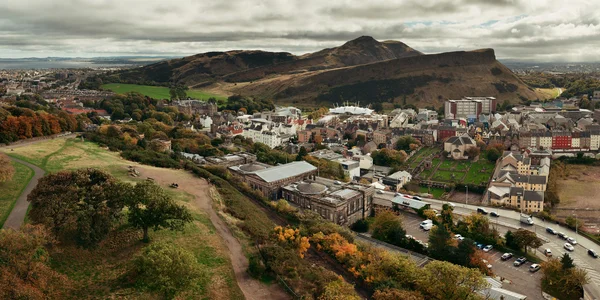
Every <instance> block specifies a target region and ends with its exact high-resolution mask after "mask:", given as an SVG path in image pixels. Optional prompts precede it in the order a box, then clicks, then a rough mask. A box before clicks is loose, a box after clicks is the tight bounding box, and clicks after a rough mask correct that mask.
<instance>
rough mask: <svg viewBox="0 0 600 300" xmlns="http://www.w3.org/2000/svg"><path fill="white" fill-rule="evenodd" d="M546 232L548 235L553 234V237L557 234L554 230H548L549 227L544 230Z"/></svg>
mask: <svg viewBox="0 0 600 300" xmlns="http://www.w3.org/2000/svg"><path fill="white" fill-rule="evenodd" d="M546 232H547V233H550V234H554V235H556V234H557V233H558V232H556V230H554V229H552V228H550V227H547V228H546Z"/></svg>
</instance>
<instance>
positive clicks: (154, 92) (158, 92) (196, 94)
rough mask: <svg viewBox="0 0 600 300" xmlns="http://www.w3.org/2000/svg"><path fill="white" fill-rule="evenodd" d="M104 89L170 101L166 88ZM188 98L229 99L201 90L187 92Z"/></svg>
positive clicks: (113, 85)
mask: <svg viewBox="0 0 600 300" xmlns="http://www.w3.org/2000/svg"><path fill="white" fill-rule="evenodd" d="M102 88H103V89H105V90H111V91H113V92H115V93H117V94H124V93H127V92H138V93H140V94H142V95H145V96H148V97H150V98H154V99H170V98H171V96H170V95H169V88H168V87H164V86H151V85H138V84H126V83H107V84H103V85H102ZM186 93H187V95H188V97H190V98H193V99H199V100H208V98H211V97H214V98H215V99H217V100H219V99H222V100H226V99H227V97H226V96H223V95H216V94H211V93H207V92H204V91H201V90H187V91H186Z"/></svg>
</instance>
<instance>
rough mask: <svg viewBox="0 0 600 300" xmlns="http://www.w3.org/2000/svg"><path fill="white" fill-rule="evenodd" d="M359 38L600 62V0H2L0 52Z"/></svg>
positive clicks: (293, 45)
mask: <svg viewBox="0 0 600 300" xmlns="http://www.w3.org/2000/svg"><path fill="white" fill-rule="evenodd" d="M361 35H370V36H373V37H374V38H376V39H378V40H389V39H393V40H400V41H403V42H405V43H406V44H408V45H409V46H412V47H413V48H415V49H417V50H420V51H422V52H425V53H437V52H444V51H456V50H470V49H478V48H494V49H495V50H496V55H497V57H498V58H500V59H523V60H535V61H594V62H596V61H600V59H599V58H600V9H598V3H597V0H568V1H567V0H401V1H393V0H383V1H380V0H367V1H364V0H361V1H349V0H346V1H344V0H299V1H296V0H263V1H259V0H226V1H218V0H212V1H209V0H170V1H168V0H1V1H0V57H31V56H36V57H47V56H113V55H189V54H195V53H201V52H206V51H212V50H232V49H264V50H270V51H287V52H292V53H295V54H302V53H306V52H312V51H315V50H319V49H322V48H325V47H332V46H337V45H340V44H342V43H344V42H345V41H348V40H351V39H354V38H356V37H359V36H361Z"/></svg>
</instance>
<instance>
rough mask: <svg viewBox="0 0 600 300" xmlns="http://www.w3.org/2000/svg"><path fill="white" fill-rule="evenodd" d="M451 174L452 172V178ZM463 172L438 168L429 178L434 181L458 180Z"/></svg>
mask: <svg viewBox="0 0 600 300" xmlns="http://www.w3.org/2000/svg"><path fill="white" fill-rule="evenodd" d="M452 174H454V178H452ZM464 174H465V173H463V172H454V171H440V170H438V171H437V172H435V174H433V177H431V180H434V181H444V182H453V181H460V180H461V179H462V177H463V176H464Z"/></svg>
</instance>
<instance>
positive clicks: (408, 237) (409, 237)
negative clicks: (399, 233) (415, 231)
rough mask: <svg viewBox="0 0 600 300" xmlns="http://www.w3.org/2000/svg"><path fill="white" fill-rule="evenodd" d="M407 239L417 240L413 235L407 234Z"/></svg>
mask: <svg viewBox="0 0 600 300" xmlns="http://www.w3.org/2000/svg"><path fill="white" fill-rule="evenodd" d="M406 238H407V239H410V240H414V239H415V238H414V237H413V236H412V235H410V234H407V235H406Z"/></svg>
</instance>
